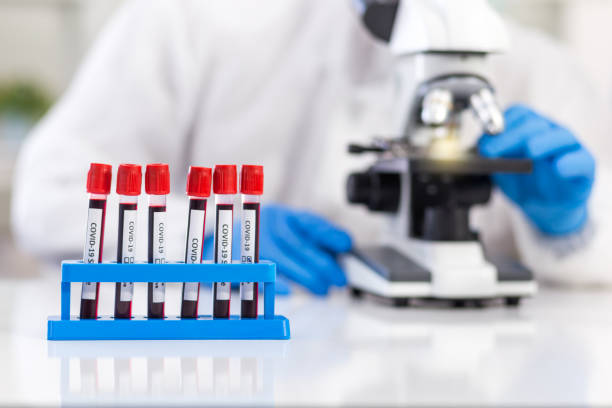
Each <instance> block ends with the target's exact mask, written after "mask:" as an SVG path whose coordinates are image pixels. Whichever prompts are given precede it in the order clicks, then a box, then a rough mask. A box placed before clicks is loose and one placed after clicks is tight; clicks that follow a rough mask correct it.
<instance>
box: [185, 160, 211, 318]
mask: <svg viewBox="0 0 612 408" xmlns="http://www.w3.org/2000/svg"><path fill="white" fill-rule="evenodd" d="M210 181H211V169H210V168H208V167H196V166H191V167H190V168H189V174H188V175H187V195H188V196H189V217H188V221H187V242H186V244H185V263H186V264H188V263H191V264H196V263H201V262H202V251H203V244H204V229H205V226H206V199H207V198H208V197H210ZM199 298H200V283H199V282H185V283H183V301H182V303H181V317H182V318H186V317H187V318H196V317H198V300H199Z"/></svg>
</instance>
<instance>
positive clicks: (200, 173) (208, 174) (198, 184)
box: [187, 166, 212, 197]
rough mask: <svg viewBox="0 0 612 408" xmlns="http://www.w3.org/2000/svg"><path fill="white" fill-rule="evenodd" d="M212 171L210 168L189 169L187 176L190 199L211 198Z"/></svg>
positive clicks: (193, 167) (194, 167)
mask: <svg viewBox="0 0 612 408" xmlns="http://www.w3.org/2000/svg"><path fill="white" fill-rule="evenodd" d="M211 179H212V169H210V168H208V167H197V166H191V167H189V174H188V175H187V195H188V196H190V197H209V196H210V182H211Z"/></svg>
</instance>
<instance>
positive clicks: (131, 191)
mask: <svg viewBox="0 0 612 408" xmlns="http://www.w3.org/2000/svg"><path fill="white" fill-rule="evenodd" d="M141 186H142V169H141V167H140V166H138V165H136V164H121V165H119V170H117V187H116V191H117V194H119V235H118V237H117V263H126V264H133V263H134V261H135V259H136V224H137V218H138V196H139V195H140V191H141ZM133 295H134V282H117V283H116V284H115V319H131V318H132V297H133Z"/></svg>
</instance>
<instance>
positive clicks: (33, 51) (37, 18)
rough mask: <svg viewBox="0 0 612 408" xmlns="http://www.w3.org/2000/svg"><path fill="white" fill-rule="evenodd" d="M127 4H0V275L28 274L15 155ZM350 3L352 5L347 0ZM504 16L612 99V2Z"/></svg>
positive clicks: (523, 9) (517, 1) (519, 8)
mask: <svg viewBox="0 0 612 408" xmlns="http://www.w3.org/2000/svg"><path fill="white" fill-rule="evenodd" d="M124 1H125V0H0V55H1V57H0V259H2V260H3V262H2V267H0V275H1V276H4V277H10V276H23V275H31V274H34V273H35V272H36V263H35V261H34V260H32V259H30V258H28V257H27V256H25V255H23V254H22V253H20V252H19V251H18V250H17V249H16V248H15V246H14V245H13V242H12V240H11V236H10V227H9V218H10V206H9V204H10V194H11V180H12V173H13V166H14V162H15V156H16V154H17V152H18V150H19V146H20V144H21V143H22V141H23V140H24V138H25V137H27V134H28V132H29V131H30V129H31V128H32V126H34V125H35V123H36V122H37V120H38V119H39V118H40V117H41V116H42V115H43V114H44V113H45V111H46V110H47V109H49V107H50V106H51V105H52V104H53V103H54V101H56V100H57V99H58V98H59V97H60V96H61V94H62V92H64V90H65V89H66V88H67V87H68V85H69V84H70V80H71V78H72V76H73V74H74V72H75V70H76V69H77V67H78V66H79V63H80V61H81V60H82V59H83V57H84V55H85V54H86V52H87V49H88V48H89V46H90V45H91V43H92V41H94V40H95V37H96V34H97V33H98V32H99V31H100V29H101V28H102V27H103V26H104V23H105V22H106V21H107V19H108V18H109V17H110V16H111V15H112V14H113V12H114V11H115V10H116V9H117V8H118V7H120V6H121V4H122V3H123V2H124ZM346 1H350V0H346ZM491 3H492V4H494V5H495V7H496V8H497V9H498V10H499V11H501V12H502V14H504V15H505V16H506V17H508V18H511V19H513V20H515V21H517V22H520V23H522V24H524V25H527V26H530V27H533V28H535V29H537V30H541V31H544V32H546V33H548V34H549V35H551V36H553V37H555V38H556V39H558V40H559V41H561V42H563V43H564V44H565V45H566V46H567V47H568V48H569V51H570V53H572V54H573V55H574V56H575V57H576V58H577V59H578V60H579V61H580V63H581V64H582V66H583V68H584V70H585V71H586V73H587V74H588V75H589V76H590V77H591V79H592V81H593V83H594V84H595V85H596V86H598V87H600V88H601V89H602V90H603V92H604V93H605V94H606V95H608V96H609V97H611V98H612V47H610V46H609V44H608V39H609V38H612V24H610V23H609V17H610V16H612V0H491Z"/></svg>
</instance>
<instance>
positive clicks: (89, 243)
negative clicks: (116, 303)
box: [81, 208, 104, 300]
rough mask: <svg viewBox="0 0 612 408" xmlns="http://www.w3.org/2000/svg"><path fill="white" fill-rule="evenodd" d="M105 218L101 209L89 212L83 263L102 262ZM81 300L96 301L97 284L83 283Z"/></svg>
mask: <svg viewBox="0 0 612 408" xmlns="http://www.w3.org/2000/svg"><path fill="white" fill-rule="evenodd" d="M103 217H104V211H103V210H102V209H101V208H90V209H89V211H88V212H87V233H86V237H85V248H84V252H83V262H86V263H99V262H100V261H101V259H100V255H101V251H100V247H101V241H102V228H103V226H102V219H103ZM81 299H86V300H95V299H96V283H95V282H83V287H82V289H81Z"/></svg>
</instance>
